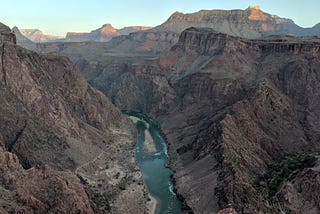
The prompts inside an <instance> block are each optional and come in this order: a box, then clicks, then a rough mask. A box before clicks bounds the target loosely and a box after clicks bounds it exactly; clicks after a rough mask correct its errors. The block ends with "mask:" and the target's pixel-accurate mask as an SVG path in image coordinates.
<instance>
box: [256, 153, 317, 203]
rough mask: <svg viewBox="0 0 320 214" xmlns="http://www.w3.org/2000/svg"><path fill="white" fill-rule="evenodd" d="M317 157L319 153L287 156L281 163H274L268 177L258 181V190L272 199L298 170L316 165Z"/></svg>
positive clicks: (270, 167)
mask: <svg viewBox="0 0 320 214" xmlns="http://www.w3.org/2000/svg"><path fill="white" fill-rule="evenodd" d="M315 155H317V153H309V154H304V155H297V154H291V155H287V156H285V157H284V159H283V160H282V161H281V162H277V163H272V164H271V165H269V171H268V173H267V174H266V176H265V177H263V178H262V179H260V180H259V181H258V184H257V189H258V190H259V191H260V192H262V193H263V194H264V195H265V196H267V198H269V199H272V198H273V197H274V196H275V195H276V193H277V192H278V191H279V188H280V186H281V184H282V183H283V182H284V181H285V180H287V179H288V178H289V177H290V176H291V175H293V174H294V173H295V172H297V171H298V170H300V169H303V168H305V167H310V166H311V165H312V164H314V161H313V160H314V157H315Z"/></svg>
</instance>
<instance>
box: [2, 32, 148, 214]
mask: <svg viewBox="0 0 320 214" xmlns="http://www.w3.org/2000/svg"><path fill="white" fill-rule="evenodd" d="M0 33H1V43H0V45H1V49H0V55H1V62H0V94H1V96H0V100H1V105H0V117H1V120H0V127H1V130H0V138H1V142H2V143H1V150H0V168H1V171H2V173H1V179H0V189H1V193H0V194H1V195H3V197H1V200H0V201H1V204H4V206H1V207H2V208H1V209H3V210H5V211H7V212H14V213H15V212H22V211H23V212H25V213H34V212H36V213H56V212H59V213H60V212H61V213H66V212H69V211H71V212H80V213H94V212H95V213H96V212H97V213H99V212H114V213H122V211H124V210H125V209H126V206H124V205H123V204H121V203H119V200H120V198H121V199H124V200H128V201H129V202H130V203H132V211H133V212H134V213H143V212H144V210H145V209H146V208H145V205H144V203H145V198H144V192H145V189H144V186H143V185H142V178H141V174H140V172H139V169H138V167H137V166H136V164H135V161H134V144H135V138H134V132H133V130H134V128H133V127H132V126H131V125H130V123H129V121H128V120H127V119H126V118H125V117H124V116H122V114H121V113H120V111H119V110H118V109H117V108H115V107H114V106H113V105H112V104H111V102H110V101H109V100H108V99H107V98H106V97H105V96H104V95H103V94H102V93H101V92H99V91H97V90H95V89H93V88H92V87H91V86H89V85H88V84H87V82H86V81H85V79H84V78H83V77H82V76H81V74H80V72H79V71H78V70H77V69H76V68H75V66H74V65H73V64H72V63H71V62H70V61H69V60H68V59H67V58H63V57H57V56H53V55H39V54H37V53H34V52H31V51H28V50H26V49H23V48H21V47H19V46H17V45H16V44H15V35H14V34H13V33H12V32H11V31H10V29H9V28H7V27H6V26H1V30H0ZM119 148H121V149H119ZM64 171H65V172H64ZM76 175H77V176H76ZM79 178H81V179H79ZM80 181H82V184H81V182H80ZM119 186H121V188H120V187H119ZM53 187H54V188H53ZM132 189H135V190H136V191H131V190H132Z"/></svg>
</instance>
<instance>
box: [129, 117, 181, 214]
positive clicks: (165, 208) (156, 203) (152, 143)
mask: <svg viewBox="0 0 320 214" xmlns="http://www.w3.org/2000/svg"><path fill="white" fill-rule="evenodd" d="M126 114H127V115H129V116H131V117H130V119H131V120H132V121H133V122H136V124H137V129H138V132H137V134H138V142H137V144H136V160H137V162H138V165H139V167H140V170H141V172H142V174H143V177H144V183H145V184H146V186H147V189H148V191H149V193H150V194H149V196H148V197H149V200H148V201H147V207H148V212H149V213H152V214H155V213H157V212H158V213H175V214H181V202H180V201H179V200H178V198H177V196H176V194H175V193H174V192H173V191H172V186H173V183H172V182H171V178H170V177H171V176H172V171H171V170H170V169H168V168H167V167H166V166H167V164H168V163H169V161H170V159H169V156H168V153H167V145H166V142H165V141H164V139H163V138H162V137H161V135H160V133H159V131H160V126H159V124H158V123H157V121H155V120H153V119H152V118H149V117H148V116H147V115H143V114H141V113H134V112H133V113H132V114H130V112H126ZM136 117H138V118H139V119H140V120H139V119H138V120H137V118H136ZM146 128H147V129H146ZM153 137H154V138H153Z"/></svg>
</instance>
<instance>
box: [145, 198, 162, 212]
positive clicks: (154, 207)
mask: <svg viewBox="0 0 320 214" xmlns="http://www.w3.org/2000/svg"><path fill="white" fill-rule="evenodd" d="M148 196H149V198H150V201H148V203H147V204H148V205H147V206H148V209H149V211H150V214H156V211H157V206H158V203H159V201H158V200H157V199H156V198H155V197H153V196H152V195H151V194H149V195H148Z"/></svg>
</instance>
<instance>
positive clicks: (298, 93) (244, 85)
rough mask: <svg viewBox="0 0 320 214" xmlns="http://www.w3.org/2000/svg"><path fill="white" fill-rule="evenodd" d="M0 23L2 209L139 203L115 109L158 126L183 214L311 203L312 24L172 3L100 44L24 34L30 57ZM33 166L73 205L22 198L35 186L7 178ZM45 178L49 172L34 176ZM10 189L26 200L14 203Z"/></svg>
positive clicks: (319, 182)
mask: <svg viewBox="0 0 320 214" xmlns="http://www.w3.org/2000/svg"><path fill="white" fill-rule="evenodd" d="M109 27H110V26H109ZM2 29H3V30H2ZM0 32H1V36H2V37H1V38H2V43H3V48H2V52H1V53H2V62H1V66H2V70H1V72H0V79H1V80H2V81H1V87H2V89H3V90H1V93H2V94H3V96H1V99H5V100H4V101H3V102H2V103H6V105H2V107H1V108H2V110H1V111H0V112H1V113H3V115H2V116H1V115H0V116H1V118H4V119H3V120H1V123H2V124H0V125H1V127H2V129H1V130H2V131H1V132H0V133H1V135H2V139H1V138H0V142H2V143H1V145H2V146H1V150H0V152H1V153H0V154H1V155H2V156H0V157H2V160H4V161H1V162H0V163H2V168H1V169H2V170H3V171H4V176H3V178H2V179H0V181H1V183H0V184H2V185H1V188H2V195H8V199H6V201H8V202H6V206H5V209H7V210H8V209H16V210H17V209H22V208H20V207H23V209H26V210H28V209H29V210H30V209H38V208H39V207H40V208H39V209H40V210H41V209H42V210H45V209H49V208H48V207H50V209H51V208H52V207H55V208H56V209H58V208H61V207H63V206H73V207H76V208H75V209H78V210H80V211H81V212H83V213H90V212H98V211H97V210H100V211H101V212H112V213H128V212H130V213H143V212H147V209H148V208H147V207H146V205H145V202H146V198H147V197H146V196H145V195H146V189H145V187H144V185H143V181H142V177H141V173H140V171H139V168H138V167H137V166H136V163H135V161H134V144H135V143H136V139H135V136H136V133H135V131H134V130H135V129H134V127H133V125H132V123H130V122H129V121H128V119H127V118H126V117H125V116H123V115H122V114H121V113H120V111H119V110H118V109H122V110H130V111H135V112H142V113H144V114H147V115H150V116H152V117H153V118H155V119H156V120H157V121H158V122H159V124H160V127H161V132H162V134H163V136H164V137H165V140H166V142H167V143H168V152H169V154H170V159H171V160H170V163H169V165H168V167H170V169H171V170H172V171H173V176H172V180H173V183H174V184H175V191H176V194H177V196H178V198H179V199H180V200H181V202H182V208H183V212H184V213H282V212H285V213H318V212H319V204H320V200H319V197H318V194H317V192H319V191H320V188H319V187H320V169H319V163H320V162H319V161H320V156H319V149H320V144H319V139H320V128H319V127H320V126H319V121H320V110H319V108H318V106H319V104H320V99H319V98H320V84H319V82H320V70H319V69H320V54H319V53H320V40H319V38H318V36H319V34H320V33H319V31H318V25H316V26H314V27H313V28H308V29H303V28H301V27H299V26H297V25H296V24H294V22H293V21H292V20H289V19H283V18H280V17H277V16H275V15H270V14H267V13H264V12H263V11H262V10H261V9H260V8H258V7H249V8H248V9H246V10H231V11H223V10H210V11H209V10H203V11H199V12H197V13H194V14H182V13H178V12H177V13H174V14H173V15H172V16H171V17H170V18H169V19H168V20H167V21H166V22H165V23H163V24H161V25H159V26H156V27H154V28H152V29H148V30H146V31H139V32H133V33H130V34H129V35H120V36H116V37H113V38H112V39H111V40H110V41H108V42H53V43H42V44H35V45H34V46H32V49H33V50H36V51H37V52H38V53H34V52H30V51H27V50H25V49H23V48H20V47H18V46H16V45H15V42H16V39H15V37H14V35H13V34H12V32H11V31H10V29H7V28H6V27H3V26H1V31H0ZM297 36H300V37H297ZM17 38H18V42H19V38H22V37H18V36H17ZM26 48H27V47H26ZM65 56H67V57H69V58H70V59H71V60H72V62H73V63H74V64H75V66H74V65H73V64H72V63H71V62H70V61H69V60H68V59H67V58H66V57H65ZM1 66H0V67H1ZM78 69H79V70H80V71H81V73H82V75H83V77H82V76H81V75H80V73H79V71H78ZM9 70H10V73H8V72H7V71H9ZM20 70H22V71H23V72H22V73H21V72H18V71H20ZM14 71H16V73H15V72H14ZM86 81H88V83H89V84H88V83H87V82H86ZM57 86H59V87H57ZM93 87H94V88H95V89H94V88H93ZM96 89H98V90H99V91H101V92H102V93H103V94H104V95H106V96H107V97H108V98H106V97H105V96H104V95H103V94H102V93H101V92H99V91H98V90H96ZM109 100H110V101H109ZM16 106H22V107H23V108H21V109H23V110H19V109H20V107H16ZM115 106H116V107H115ZM15 111H16V112H15ZM15 115H18V117H17V116H15ZM20 115H21V116H20ZM12 118H18V119H12ZM26 121H27V122H26ZM40 127H41V128H40ZM48 136H50V138H49V139H48ZM43 139H48V140H45V141H44V140H43ZM26 151H27V152H26ZM48 151H53V152H51V153H50V155H48ZM96 154H100V155H98V156H97V155H96ZM128 154H130V158H128V157H127V156H128ZM128 159H129V160H130V161H128ZM0 160H1V159H0ZM3 163H6V164H3ZM0 167H1V166H0ZM12 169H17V170H12ZM32 170H33V171H35V172H34V174H37V173H38V174H40V176H37V178H38V179H39V181H38V182H40V183H42V182H43V185H42V188H44V189H46V188H47V187H48V185H51V183H46V182H53V183H54V184H57V185H61V182H63V181H65V180H68V183H69V184H70V185H67V184H66V183H67V182H65V183H63V187H64V188H65V189H63V190H64V191H60V192H59V194H62V196H59V197H71V198H72V200H74V202H73V201H72V200H71V199H70V200H69V199H68V200H67V201H70V204H72V205H70V204H66V205H64V204H61V203H62V202H60V201H59V203H60V205H61V206H60V205H59V206H58V205H56V204H57V203H58V202H56V201H57V200H55V199H54V198H53V199H52V198H50V199H51V200H54V201H55V202H56V203H54V206H52V205H51V204H52V203H53V202H51V201H50V200H49V199H47V198H45V197H46V196H42V195H41V197H42V198H37V200H35V195H36V194H37V193H38V192H39V189H31V190H29V189H25V188H26V187H25V186H22V185H21V183H19V179H17V178H21V179H27V178H30V175H29V174H28V173H30V172H31V171H32ZM33 171H32V173H33ZM72 172H73V173H72ZM14 173H16V174H14ZM30 174H31V173H30ZM47 174H50V175H51V177H52V178H53V179H56V180H54V181H48V180H46V179H43V180H41V178H45V175H47ZM75 175H78V179H77V177H76V176H75ZM105 175H107V178H106V177H105ZM8 177H9V178H11V179H13V181H12V180H10V179H9V180H8ZM14 178H15V180H14ZM30 179H31V178H30ZM79 179H80V181H82V183H84V185H81V183H80V182H79ZM33 181H34V180H33V179H31V181H30V182H33ZM124 184H126V185H125V188H123V186H122V185H124ZM21 186H22V187H21ZM31 186H33V185H31ZM69 186H70V187H69ZM39 188H40V187H39ZM133 190H135V191H133ZM311 190H312V191H311ZM7 191H9V192H10V194H7V193H6V192H7ZM69 191H71V192H72V193H73V194H74V195H76V196H73V195H72V194H69ZM16 192H17V193H16ZM21 192H22V193H23V194H25V195H26V196H25V195H23V197H26V198H27V199H24V200H25V201H27V202H28V203H27V202H25V203H23V204H27V205H24V206H22V205H21V200H18V201H15V200H16V199H15V198H14V196H13V195H14V194H22V193H21ZM0 194H1V192H0ZM50 194H51V193H50ZM52 194H56V193H52ZM70 195H71V196H70ZM9 196H10V197H9ZM23 197H22V196H21V198H23ZM39 197H40V196H39ZM48 200H49V201H48ZM12 201H13V202H12ZM121 201H126V202H128V203H129V202H130V203H132V205H131V206H132V207H131V210H130V211H129V208H127V207H123V206H121V204H123V202H122V203H121ZM9 202H10V203H9ZM40 202H41V203H40ZM2 203H4V202H2ZM19 203H20V204H19ZM102 204H103V205H102ZM18 207H19V208H18ZM61 209H63V208H61ZM52 210H53V208H52ZM53 212H54V210H53Z"/></svg>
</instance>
